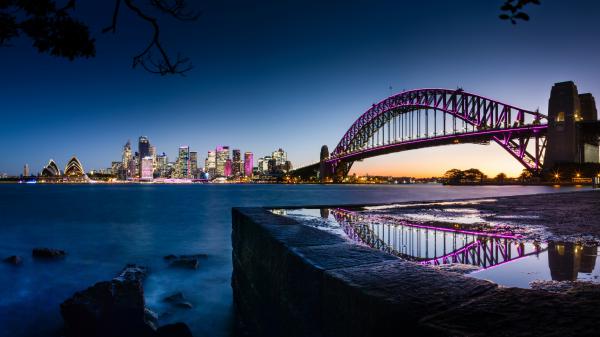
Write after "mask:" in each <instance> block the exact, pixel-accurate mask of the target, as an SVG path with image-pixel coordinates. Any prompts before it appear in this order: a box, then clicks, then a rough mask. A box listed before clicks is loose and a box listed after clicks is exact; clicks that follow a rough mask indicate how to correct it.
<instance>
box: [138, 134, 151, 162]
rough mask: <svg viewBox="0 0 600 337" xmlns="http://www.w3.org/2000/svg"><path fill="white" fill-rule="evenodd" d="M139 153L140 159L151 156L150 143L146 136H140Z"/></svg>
mask: <svg viewBox="0 0 600 337" xmlns="http://www.w3.org/2000/svg"><path fill="white" fill-rule="evenodd" d="M138 153H139V156H140V158H145V157H148V156H149V155H150V141H149V140H148V137H146V136H140V138H139V140H138Z"/></svg>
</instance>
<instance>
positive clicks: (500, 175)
mask: <svg viewBox="0 0 600 337" xmlns="http://www.w3.org/2000/svg"><path fill="white" fill-rule="evenodd" d="M506 179H507V176H506V174H504V173H503V172H500V173H498V175H496V177H495V178H494V180H495V181H496V182H497V183H499V184H504V181H505V180H506Z"/></svg>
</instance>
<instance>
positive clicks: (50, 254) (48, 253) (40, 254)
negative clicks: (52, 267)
mask: <svg viewBox="0 0 600 337" xmlns="http://www.w3.org/2000/svg"><path fill="white" fill-rule="evenodd" d="M31 255H32V256H33V257H36V258H44V259H55V258H60V257H65V256H66V255H67V253H66V252H65V251H64V250H60V249H54V248H34V249H33V251H32V252H31Z"/></svg>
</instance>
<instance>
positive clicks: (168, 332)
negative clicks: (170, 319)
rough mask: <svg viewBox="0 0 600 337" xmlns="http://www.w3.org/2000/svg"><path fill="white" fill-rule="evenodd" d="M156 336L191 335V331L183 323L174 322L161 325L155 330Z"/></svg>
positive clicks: (185, 336) (174, 336)
mask: <svg viewBox="0 0 600 337" xmlns="http://www.w3.org/2000/svg"><path fill="white" fill-rule="evenodd" d="M156 336H157V337H192V332H191V331H190V329H189V328H188V326H187V325H186V324H185V323H174V324H167V325H165V326H161V327H160V328H158V330H156Z"/></svg>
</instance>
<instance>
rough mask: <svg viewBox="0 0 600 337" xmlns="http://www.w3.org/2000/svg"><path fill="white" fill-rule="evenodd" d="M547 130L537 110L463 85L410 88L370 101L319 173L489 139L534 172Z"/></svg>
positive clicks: (345, 170) (332, 173)
mask: <svg viewBox="0 0 600 337" xmlns="http://www.w3.org/2000/svg"><path fill="white" fill-rule="evenodd" d="M457 123H459V124H462V128H461V129H460V130H459V129H457ZM546 130H547V117H546V116H545V115H543V114H541V113H539V112H537V111H530V110H526V109H522V108H518V107H515V106H512V105H509V104H506V103H502V102H499V101H496V100H492V99H490V98H487V97H484V96H480V95H476V94H472V93H468V92H465V91H463V90H462V89H456V90H451V89H439V88H431V89H416V90H409V91H405V92H402V93H399V94H397V95H394V96H391V97H388V98H386V99H385V100H383V101H381V102H379V103H377V104H373V106H372V107H371V108H370V109H368V110H367V111H366V112H365V113H363V114H362V115H361V116H360V117H359V118H358V119H357V120H356V121H355V122H354V123H353V124H352V125H351V126H350V128H349V129H348V131H347V132H346V133H345V134H344V136H343V137H342V139H341V140H340V142H339V143H338V145H337V146H336V148H335V149H334V150H333V151H332V152H331V155H330V156H329V157H328V158H327V159H324V160H323V159H322V160H321V171H322V172H324V174H322V178H323V177H324V176H330V177H331V176H333V177H343V176H345V175H347V174H348V171H349V170H350V168H351V166H352V163H353V162H354V161H356V160H361V159H365V158H370V157H374V156H378V155H382V154H387V153H393V152H399V151H404V150H410V149H416V148H422V147H430V146H438V145H446V144H454V143H465V142H467V143H477V142H490V141H494V142H496V143H498V144H499V145H500V146H501V147H502V148H504V149H505V150H506V151H507V152H509V153H510V154H511V155H512V156H513V157H514V158H515V159H516V160H518V161H519V163H521V164H522V165H523V166H524V167H525V168H527V169H528V170H530V171H534V172H535V171H539V170H540V169H541V165H542V161H543V155H544V152H545V146H546V141H545V134H546ZM530 139H534V141H535V144H533V143H530V142H529V140H530Z"/></svg>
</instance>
